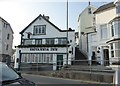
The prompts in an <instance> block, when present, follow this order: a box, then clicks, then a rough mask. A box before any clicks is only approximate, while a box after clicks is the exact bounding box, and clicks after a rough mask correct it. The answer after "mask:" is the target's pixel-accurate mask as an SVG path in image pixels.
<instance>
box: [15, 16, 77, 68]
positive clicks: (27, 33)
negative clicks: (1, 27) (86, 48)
mask: <svg viewBox="0 0 120 86" xmlns="http://www.w3.org/2000/svg"><path fill="white" fill-rule="evenodd" d="M67 33H68V37H67ZM20 34H21V44H20V45H18V46H17V47H16V54H15V65H14V67H15V68H19V66H21V64H39V65H43V66H45V65H47V66H48V67H49V69H50V70H57V69H59V68H60V67H62V66H64V65H71V60H73V59H74V57H75V30H72V29H69V30H61V29H59V28H58V27H57V26H55V25H54V24H53V23H51V22H50V21H49V16H45V15H41V14H40V15H39V16H38V17H37V18H36V19H34V20H33V21H32V22H31V23H30V24H29V25H28V26H27V27H26V28H25V29H23V30H22V31H21V32H20ZM59 65H61V66H59Z"/></svg>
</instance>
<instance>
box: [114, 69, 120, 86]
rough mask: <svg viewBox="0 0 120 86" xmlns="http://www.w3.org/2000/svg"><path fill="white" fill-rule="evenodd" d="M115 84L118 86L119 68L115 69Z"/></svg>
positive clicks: (119, 81) (119, 80) (119, 82)
mask: <svg viewBox="0 0 120 86" xmlns="http://www.w3.org/2000/svg"><path fill="white" fill-rule="evenodd" d="M115 85H116V86H120V69H116V71H115Z"/></svg>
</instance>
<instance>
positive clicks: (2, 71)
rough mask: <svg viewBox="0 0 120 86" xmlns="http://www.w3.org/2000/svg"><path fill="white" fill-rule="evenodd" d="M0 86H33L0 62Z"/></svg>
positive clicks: (33, 84)
mask: <svg viewBox="0 0 120 86" xmlns="http://www.w3.org/2000/svg"><path fill="white" fill-rule="evenodd" d="M0 86H35V83H34V82H32V81H29V80H27V79H25V78H23V77H22V76H21V74H20V73H17V72H16V71H15V70H14V69H13V68H11V67H10V66H8V65H7V64H5V63H3V62H0Z"/></svg>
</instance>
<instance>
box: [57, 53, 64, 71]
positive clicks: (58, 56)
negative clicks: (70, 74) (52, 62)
mask: <svg viewBox="0 0 120 86" xmlns="http://www.w3.org/2000/svg"><path fill="white" fill-rule="evenodd" d="M62 65H63V55H57V70H59V69H60V68H61V67H62Z"/></svg>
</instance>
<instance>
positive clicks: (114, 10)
mask: <svg viewBox="0 0 120 86" xmlns="http://www.w3.org/2000/svg"><path fill="white" fill-rule="evenodd" d="M94 14H95V20H96V24H95V26H96V32H93V33H89V34H88V37H89V38H88V39H89V40H88V44H89V60H91V57H92V53H93V52H95V55H96V59H97V60H98V62H99V63H100V64H101V65H109V63H110V64H115V63H116V64H117V63H118V62H119V61H120V16H119V14H120V5H119V3H116V2H111V3H108V4H105V5H103V6H100V7H99V8H98V9H97V10H96V11H95V12H94Z"/></svg>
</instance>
